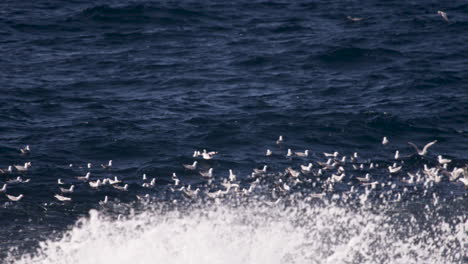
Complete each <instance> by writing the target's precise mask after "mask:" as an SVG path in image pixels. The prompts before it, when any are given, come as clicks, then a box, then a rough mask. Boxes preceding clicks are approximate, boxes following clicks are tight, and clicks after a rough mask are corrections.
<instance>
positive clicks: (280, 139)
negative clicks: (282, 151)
mask: <svg viewBox="0 0 468 264" xmlns="http://www.w3.org/2000/svg"><path fill="white" fill-rule="evenodd" d="M283 142H284V139H283V136H279V138H278V140H276V144H278V145H279V144H281V143H283Z"/></svg>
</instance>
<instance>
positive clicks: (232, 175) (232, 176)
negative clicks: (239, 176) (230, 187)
mask: <svg viewBox="0 0 468 264" xmlns="http://www.w3.org/2000/svg"><path fill="white" fill-rule="evenodd" d="M229 180H230V181H232V182H233V181H236V175H235V174H234V172H233V171H232V170H231V169H229Z"/></svg>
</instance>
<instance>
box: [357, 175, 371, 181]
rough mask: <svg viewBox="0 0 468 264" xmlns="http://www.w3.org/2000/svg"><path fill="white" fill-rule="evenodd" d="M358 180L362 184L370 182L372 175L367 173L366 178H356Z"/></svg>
mask: <svg viewBox="0 0 468 264" xmlns="http://www.w3.org/2000/svg"><path fill="white" fill-rule="evenodd" d="M356 179H357V180H358V181H360V182H368V181H370V174H369V173H366V176H365V177H356Z"/></svg>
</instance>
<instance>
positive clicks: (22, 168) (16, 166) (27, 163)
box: [14, 162, 31, 171]
mask: <svg viewBox="0 0 468 264" xmlns="http://www.w3.org/2000/svg"><path fill="white" fill-rule="evenodd" d="M14 167H15V169H16V170H17V171H27V170H28V169H29V167H31V162H25V163H24V166H21V165H14Z"/></svg>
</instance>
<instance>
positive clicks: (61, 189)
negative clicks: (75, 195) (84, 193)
mask: <svg viewBox="0 0 468 264" xmlns="http://www.w3.org/2000/svg"><path fill="white" fill-rule="evenodd" d="M74 190H75V185H72V186H70V188H68V189H67V188H62V187H60V191H61V192H62V193H72V192H73V191H74Z"/></svg>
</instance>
